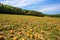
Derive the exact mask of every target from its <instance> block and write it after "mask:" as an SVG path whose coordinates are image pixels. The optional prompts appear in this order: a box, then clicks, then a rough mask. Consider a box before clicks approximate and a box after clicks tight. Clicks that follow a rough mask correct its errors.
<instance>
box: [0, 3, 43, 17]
mask: <svg viewBox="0 0 60 40" xmlns="http://www.w3.org/2000/svg"><path fill="white" fill-rule="evenodd" d="M0 13H3V14H18V15H32V16H43V14H42V12H37V11H32V10H25V9H22V8H18V7H13V6H9V5H4V4H1V3H0Z"/></svg>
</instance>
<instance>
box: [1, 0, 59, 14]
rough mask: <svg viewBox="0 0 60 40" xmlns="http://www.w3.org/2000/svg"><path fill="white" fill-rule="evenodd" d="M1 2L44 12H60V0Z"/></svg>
mask: <svg viewBox="0 0 60 40" xmlns="http://www.w3.org/2000/svg"><path fill="white" fill-rule="evenodd" d="M0 3H3V4H7V5H11V6H14V7H19V8H22V9H27V10H35V11H39V12H42V13H44V14H60V0H0Z"/></svg>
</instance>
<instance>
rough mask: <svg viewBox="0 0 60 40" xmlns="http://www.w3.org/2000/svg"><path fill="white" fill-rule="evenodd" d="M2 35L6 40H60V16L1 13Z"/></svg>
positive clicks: (0, 33) (0, 28)
mask: <svg viewBox="0 0 60 40" xmlns="http://www.w3.org/2000/svg"><path fill="white" fill-rule="evenodd" d="M0 36H4V40H60V18H51V17H36V16H25V15H9V14H0ZM0 39H1V38H0Z"/></svg>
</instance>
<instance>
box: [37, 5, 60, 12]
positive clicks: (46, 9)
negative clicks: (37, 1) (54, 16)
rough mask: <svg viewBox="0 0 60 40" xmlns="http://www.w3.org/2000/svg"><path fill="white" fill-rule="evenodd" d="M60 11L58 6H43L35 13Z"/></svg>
mask: <svg viewBox="0 0 60 40" xmlns="http://www.w3.org/2000/svg"><path fill="white" fill-rule="evenodd" d="M59 10H60V4H52V5H44V6H41V7H38V9H37V11H41V12H58V11H59Z"/></svg>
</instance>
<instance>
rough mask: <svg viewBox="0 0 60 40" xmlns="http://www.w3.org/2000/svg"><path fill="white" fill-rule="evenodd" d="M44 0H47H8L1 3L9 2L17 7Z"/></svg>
mask: <svg viewBox="0 0 60 40" xmlns="http://www.w3.org/2000/svg"><path fill="white" fill-rule="evenodd" d="M44 1H47V0H6V1H3V2H1V3H4V4H9V5H12V6H16V7H24V6H28V5H32V4H36V3H38V2H44Z"/></svg>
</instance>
